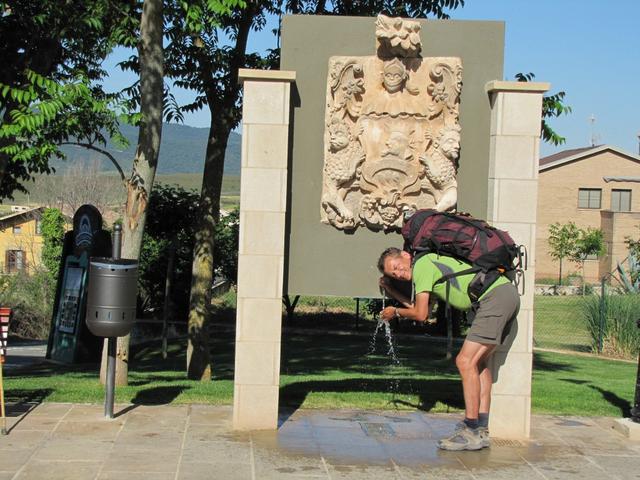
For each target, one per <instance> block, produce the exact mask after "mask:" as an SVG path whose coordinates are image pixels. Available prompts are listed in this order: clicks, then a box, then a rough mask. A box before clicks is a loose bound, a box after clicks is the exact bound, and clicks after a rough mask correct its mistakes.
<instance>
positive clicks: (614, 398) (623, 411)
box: [589, 385, 631, 418]
mask: <svg viewBox="0 0 640 480" xmlns="http://www.w3.org/2000/svg"><path fill="white" fill-rule="evenodd" d="M589 388H592V389H594V390H595V391H596V392H600V394H601V395H602V398H604V399H605V400H606V401H607V402H609V403H610V404H611V405H613V406H614V407H616V408H619V409H620V415H621V416H622V418H628V417H630V416H631V402H629V401H628V400H625V399H624V398H620V397H619V396H618V395H616V394H615V393H613V392H610V391H609V390H604V389H603V388H600V387H596V386H595V385H589Z"/></svg>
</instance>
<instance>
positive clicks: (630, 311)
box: [583, 294, 640, 358]
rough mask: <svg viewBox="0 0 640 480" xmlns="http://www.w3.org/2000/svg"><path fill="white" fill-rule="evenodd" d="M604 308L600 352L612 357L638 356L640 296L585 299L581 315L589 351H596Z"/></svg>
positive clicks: (639, 345) (591, 297) (606, 296)
mask: <svg viewBox="0 0 640 480" xmlns="http://www.w3.org/2000/svg"><path fill="white" fill-rule="evenodd" d="M603 309H604V328H603V329H602V352H601V353H604V354H606V355H610V356H613V357H624V358H635V357H636V356H637V355H638V353H640V329H639V328H638V326H637V324H636V320H637V318H638V316H639V315H640V296H638V295H633V294H624V295H605V297H604V301H601V299H600V297H598V296H595V295H592V296H589V297H585V300H584V302H583V312H584V314H585V316H586V319H587V328H588V330H589V334H590V335H591V343H592V349H593V351H596V352H597V351H598V349H599V346H600V345H599V343H600V335H601V326H600V323H601V312H602V311H603Z"/></svg>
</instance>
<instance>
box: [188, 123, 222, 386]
mask: <svg viewBox="0 0 640 480" xmlns="http://www.w3.org/2000/svg"><path fill="white" fill-rule="evenodd" d="M212 117H213V115H212ZM211 122H212V126H211V128H210V130H209V139H208V142H207V153H206V159H205V166H204V177H203V179H202V192H201V194H200V206H199V212H200V214H199V218H200V221H199V223H198V228H197V230H196V234H195V245H194V250H193V265H192V273H193V275H192V280H191V295H190V298H189V343H188V346H187V376H188V378H190V379H192V380H202V381H208V380H210V379H211V356H210V355H209V332H208V323H209V316H208V312H207V308H208V306H209V304H210V303H211V285H213V269H214V266H213V248H214V244H215V239H214V236H213V233H214V231H215V227H216V224H217V222H218V218H219V215H220V192H221V191H222V175H223V171H224V153H225V150H226V147H227V140H228V138H229V133H230V131H231V129H228V130H227V131H226V132H225V131H221V132H219V135H216V126H218V127H219V125H213V124H214V123H217V122H216V120H215V119H213V118H212V120H211Z"/></svg>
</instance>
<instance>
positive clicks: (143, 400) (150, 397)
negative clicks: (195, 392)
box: [131, 385, 190, 405]
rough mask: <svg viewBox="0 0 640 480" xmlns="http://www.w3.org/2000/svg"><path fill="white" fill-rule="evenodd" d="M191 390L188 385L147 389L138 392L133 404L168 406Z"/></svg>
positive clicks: (132, 401)
mask: <svg viewBox="0 0 640 480" xmlns="http://www.w3.org/2000/svg"><path fill="white" fill-rule="evenodd" d="M189 388H190V387H188V386H186V385H171V386H166V387H152V388H146V389H144V390H140V391H139V392H137V393H136V396H135V397H133V399H132V400H131V403H132V404H134V405H166V404H168V403H171V402H172V401H174V400H175V399H176V398H177V397H178V395H180V394H181V393H182V392H184V391H185V390H188V389H189Z"/></svg>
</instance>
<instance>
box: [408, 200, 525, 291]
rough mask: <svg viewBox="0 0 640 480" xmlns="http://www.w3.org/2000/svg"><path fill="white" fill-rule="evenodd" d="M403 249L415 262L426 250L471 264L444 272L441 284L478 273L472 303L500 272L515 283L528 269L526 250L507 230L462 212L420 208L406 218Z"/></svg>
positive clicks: (471, 284) (439, 281)
mask: <svg viewBox="0 0 640 480" xmlns="http://www.w3.org/2000/svg"><path fill="white" fill-rule="evenodd" d="M402 236H403V238H404V250H406V251H407V252H409V253H410V254H411V256H412V259H413V260H412V262H413V263H415V261H416V260H418V259H419V258H420V257H421V256H423V255H425V254H427V253H437V254H439V255H446V256H450V257H454V258H457V259H458V260H462V261H464V262H467V263H470V264H471V268H469V269H467V270H463V271H461V272H458V273H451V274H448V275H444V276H443V277H442V278H441V279H440V280H438V283H441V282H447V297H448V293H449V282H448V280H449V279H451V278H452V277H456V276H459V275H466V274H469V273H475V274H476V275H475V277H474V278H473V279H472V281H471V283H470V284H469V289H468V291H467V293H468V295H469V298H470V299H471V301H472V302H476V301H478V299H479V298H480V297H481V296H482V294H483V293H484V292H486V291H487V289H488V288H489V287H490V286H491V285H492V284H493V282H495V281H496V280H497V279H498V278H499V277H500V275H505V276H506V277H507V278H509V280H511V281H512V282H515V283H516V284H517V283H518V282H519V281H520V279H521V278H524V277H523V275H522V270H523V268H524V269H526V250H525V248H524V246H522V245H516V243H515V242H514V241H513V239H512V238H511V236H510V235H509V234H508V233H507V232H505V231H504V230H500V229H498V228H495V227H492V226H491V225H489V224H488V223H487V222H485V221H484V220H479V219H477V218H473V217H471V216H470V215H468V214H463V213H445V212H438V211H436V210H431V209H424V210H418V211H416V212H415V213H414V214H413V215H411V216H410V217H409V218H407V219H405V222H404V225H403V227H402Z"/></svg>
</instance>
